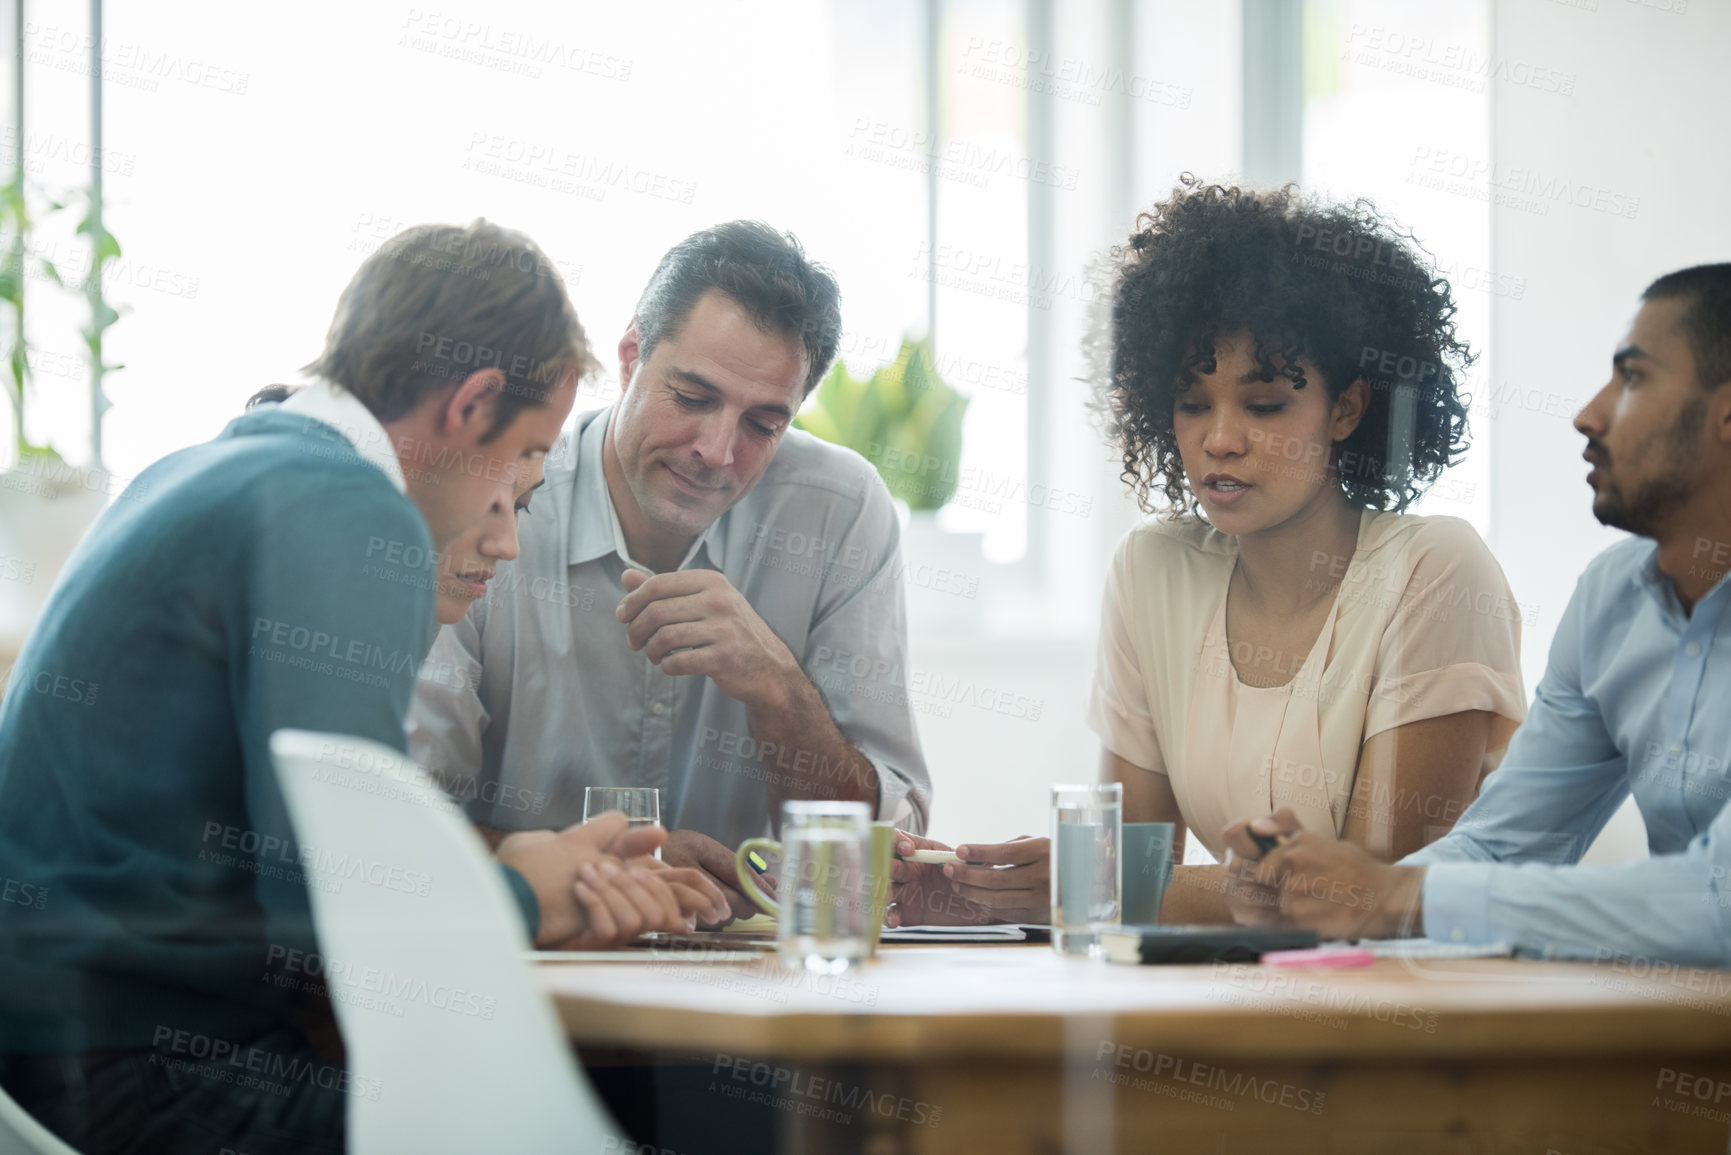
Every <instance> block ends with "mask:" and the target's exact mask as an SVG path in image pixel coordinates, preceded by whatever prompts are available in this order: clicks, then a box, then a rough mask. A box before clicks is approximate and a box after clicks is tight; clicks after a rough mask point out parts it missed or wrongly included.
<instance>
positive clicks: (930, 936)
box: [882, 923, 1028, 942]
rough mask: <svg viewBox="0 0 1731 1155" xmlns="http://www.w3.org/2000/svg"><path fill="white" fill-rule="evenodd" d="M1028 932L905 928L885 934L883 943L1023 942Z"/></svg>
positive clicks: (1014, 928)
mask: <svg viewBox="0 0 1731 1155" xmlns="http://www.w3.org/2000/svg"><path fill="white" fill-rule="evenodd" d="M1027 937H1028V932H1027V931H1025V930H1023V929H1022V928H1021V927H1019V926H1016V925H1015V924H1013V923H1009V924H1005V925H1003V926H904V927H898V928H897V929H895V930H885V931H884V932H883V936H882V941H883V942H1023V941H1026V939H1027Z"/></svg>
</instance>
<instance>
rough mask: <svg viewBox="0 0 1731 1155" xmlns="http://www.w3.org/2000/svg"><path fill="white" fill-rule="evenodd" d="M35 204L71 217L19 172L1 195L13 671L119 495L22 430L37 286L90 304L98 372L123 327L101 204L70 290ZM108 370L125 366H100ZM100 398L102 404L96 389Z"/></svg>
mask: <svg viewBox="0 0 1731 1155" xmlns="http://www.w3.org/2000/svg"><path fill="white" fill-rule="evenodd" d="M37 197H43V199H44V200H45V204H46V207H45V209H44V210H43V215H44V216H47V215H52V214H55V213H59V212H61V211H64V210H65V209H66V207H67V205H66V204H65V203H64V202H62V201H60V200H58V199H55V198H53V197H51V196H49V197H44V196H43V194H41V193H39V192H36V191H35V190H32V189H30V188H28V187H27V185H26V181H25V176H24V172H23V169H22V168H21V167H20V168H19V169H17V170H15V171H14V173H13V176H12V179H11V180H10V181H9V182H7V184H6V185H5V186H3V187H0V252H3V253H4V254H5V258H4V264H3V265H0V317H3V318H4V327H5V329H6V330H7V335H8V337H9V338H10V340H9V348H8V351H7V355H6V358H5V363H4V367H3V368H0V376H4V378H5V388H6V394H7V399H8V401H10V402H11V406H10V407H11V410H12V421H13V436H12V439H11V440H12V444H11V445H10V446H9V447H7V449H4V450H0V665H9V664H10V662H11V660H12V657H13V656H14V655H15V654H16V653H17V651H18V650H19V649H20V648H21V647H22V646H23V643H24V638H25V636H26V635H27V634H28V633H29V630H30V627H31V626H32V625H33V624H34V623H35V621H36V618H37V616H38V615H39V614H40V613H41V610H42V605H43V603H44V602H45V601H46V600H47V597H48V591H49V589H50V588H51V587H52V586H53V584H54V579H55V577H56V576H57V575H58V574H59V572H60V569H61V567H62V566H63V565H64V564H65V562H66V559H67V557H69V556H70V555H71V553H72V550H73V549H74V548H75V547H76V546H77V544H78V542H79V540H80V539H81V538H82V537H83V536H84V532H85V530H87V529H88V528H89V527H90V524H91V523H92V522H94V521H95V520H96V518H97V516H98V515H99V514H101V512H102V510H103V508H104V506H106V505H107V503H108V498H109V497H110V496H112V494H113V493H114V492H116V491H117V487H116V486H115V485H114V484H113V483H111V481H110V480H109V478H108V475H107V473H106V472H104V471H103V470H102V469H101V468H100V466H99V465H98V466H96V467H93V468H83V467H79V466H74V465H71V464H69V463H68V462H67V461H65V459H63V458H62V457H61V455H60V454H59V453H58V452H57V451H56V450H55V449H54V448H53V447H52V446H50V445H47V444H39V443H38V442H36V441H34V440H32V437H31V431H30V428H29V425H28V424H27V421H26V417H27V414H28V413H29V410H30V400H31V396H32V392H33V387H34V384H35V381H34V375H33V373H32V370H31V362H30V344H29V342H28V341H27V340H26V338H25V325H24V320H25V296H26V292H27V290H28V289H29V288H30V286H31V283H32V282H37V283H38V284H47V285H49V286H51V287H59V288H62V289H66V290H68V291H82V292H86V293H87V294H88V296H89V298H90V301H91V305H92V310H93V311H92V314H91V319H90V322H89V324H88V325H86V326H85V327H84V328H83V329H82V330H81V333H80V335H81V337H82V339H83V344H84V346H85V349H86V350H87V351H88V352H89V353H90V354H91V356H92V358H93V360H92V364H97V363H100V358H101V355H102V338H103V335H104V334H105V333H106V331H107V329H108V327H109V326H110V325H112V324H113V323H114V322H115V321H116V320H117V319H118V318H119V313H117V312H116V311H115V310H114V309H113V308H111V307H110V306H109V305H108V304H107V303H106V302H104V301H103V300H102V295H101V291H100V286H101V279H102V273H103V269H104V268H105V266H106V265H107V264H108V262H109V261H111V260H113V259H114V258H115V257H116V256H118V255H119V252H120V246H119V244H118V243H117V242H116V241H115V239H114V237H113V235H112V234H110V233H108V232H107V231H106V230H105V229H104V228H103V227H102V224H101V217H100V213H99V212H98V211H96V206H97V205H98V204H99V201H98V197H97V194H95V193H94V192H92V193H91V194H90V195H89V196H88V198H87V199H88V201H89V205H90V211H89V212H87V213H86V215H85V217H84V219H83V220H82V221H81V222H80V224H79V226H78V228H77V230H76V231H77V233H78V235H80V236H82V237H85V238H87V240H88V243H89V244H90V246H91V255H90V261H89V265H88V272H87V273H86V276H85V278H84V280H83V282H82V283H81V284H74V285H68V284H67V283H66V282H65V281H64V280H63V279H62V276H61V271H60V269H58V268H57V267H56V266H55V264H54V263H53V262H52V261H50V260H48V259H47V258H46V257H43V256H41V255H40V254H38V253H36V252H34V251H33V250H32V246H31V243H30V241H31V234H32V232H33V230H34V228H35V226H36V224H37V223H38V221H37V218H35V217H33V216H32V211H31V204H32V200H33V199H35V198H37ZM103 368H104V369H115V368H119V366H115V365H106V364H104V365H103ZM95 395H96V396H97V397H100V396H101V394H100V390H99V389H98V390H97V392H96V394H95ZM8 450H9V451H8Z"/></svg>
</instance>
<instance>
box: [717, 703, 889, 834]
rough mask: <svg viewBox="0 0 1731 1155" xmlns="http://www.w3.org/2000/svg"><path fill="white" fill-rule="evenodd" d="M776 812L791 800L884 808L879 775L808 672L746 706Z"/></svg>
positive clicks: (770, 797)
mask: <svg viewBox="0 0 1731 1155" xmlns="http://www.w3.org/2000/svg"><path fill="white" fill-rule="evenodd" d="M745 713H746V720H747V722H748V724H749V725H750V727H751V736H752V738H753V739H754V740H755V741H756V742H757V744H758V749H759V750H760V752H761V753H760V754H759V758H760V760H761V762H762V764H763V772H764V783H765V784H766V786H767V787H768V789H769V799H770V803H771V805H772V808H773V809H774V810H776V811H777V812H779V810H780V807H781V804H782V803H783V802H786V801H789V800H790V799H828V800H834V801H838V802H864V803H866V804H867V805H869V806H871V808H872V812H873V813H876V812H877V808H878V798H879V793H878V772H877V767H876V766H874V765H872V762H871V759H869V758H867V757H866V756H865V755H864V754H861V753H860V752H859V751H858V750H856V749H854V747H853V744H852V743H850V742H849V741H848V740H847V738H846V736H845V735H843V734H842V732H841V728H840V727H838V726H837V725H836V724H835V719H834V718H831V717H830V714H829V707H827V706H825V705H824V702H823V695H822V694H819V693H818V691H817V687H816V686H814V685H812V684H811V681H810V680H809V679H808V678H806V677H805V674H804V672H803V671H800V672H799V673H798V674H797V676H791V677H789V678H788V679H787V681H786V684H785V685H783V686H781V687H778V688H777V690H776V692H774V693H772V694H766V695H765V697H764V698H762V699H760V700H758V701H756V702H748V703H746V711H745Z"/></svg>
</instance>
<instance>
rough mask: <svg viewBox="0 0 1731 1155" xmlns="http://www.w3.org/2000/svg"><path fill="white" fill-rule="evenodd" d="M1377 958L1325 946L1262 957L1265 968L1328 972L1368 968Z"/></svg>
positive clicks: (1362, 952)
mask: <svg viewBox="0 0 1731 1155" xmlns="http://www.w3.org/2000/svg"><path fill="white" fill-rule="evenodd" d="M1375 961H1376V956H1375V955H1373V954H1371V953H1370V952H1369V951H1367V950H1361V949H1359V948H1358V947H1352V946H1324V947H1317V948H1316V949H1315V950H1271V951H1269V952H1268V953H1266V954H1264V955H1263V956H1262V962H1263V965H1265V966H1271V967H1296V968H1300V969H1305V970H1326V969H1328V968H1330V967H1367V966H1369V965H1370V964H1371V963H1373V962H1375Z"/></svg>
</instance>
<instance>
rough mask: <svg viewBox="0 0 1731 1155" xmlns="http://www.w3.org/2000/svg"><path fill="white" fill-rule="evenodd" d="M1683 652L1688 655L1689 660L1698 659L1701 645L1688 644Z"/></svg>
mask: <svg viewBox="0 0 1731 1155" xmlns="http://www.w3.org/2000/svg"><path fill="white" fill-rule="evenodd" d="M1683 652H1684V653H1685V654H1688V655H1689V656H1690V657H1691V658H1699V657H1700V656H1701V643H1700V642H1690V643H1689V644H1688V645H1686V646H1684V647H1683Z"/></svg>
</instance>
